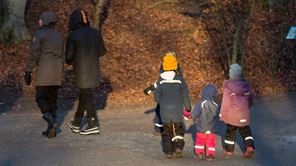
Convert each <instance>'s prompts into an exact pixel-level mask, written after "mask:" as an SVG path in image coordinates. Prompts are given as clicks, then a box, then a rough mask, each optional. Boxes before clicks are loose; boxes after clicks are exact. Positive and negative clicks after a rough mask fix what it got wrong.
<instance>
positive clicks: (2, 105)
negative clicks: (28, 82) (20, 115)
mask: <svg viewBox="0 0 296 166" xmlns="http://www.w3.org/2000/svg"><path fill="white" fill-rule="evenodd" d="M22 94H23V88H22V84H21V83H20V82H19V81H18V80H17V79H16V76H15V75H12V74H11V75H8V76H6V77H5V78H4V79H3V80H1V81H0V115H1V114H2V113H7V112H9V111H11V109H12V107H13V106H14V104H15V102H16V101H17V100H18V99H19V98H20V97H21V96H22Z"/></svg>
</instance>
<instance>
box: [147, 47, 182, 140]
mask: <svg viewBox="0 0 296 166" xmlns="http://www.w3.org/2000/svg"><path fill="white" fill-rule="evenodd" d="M167 55H173V56H174V57H175V58H176V53H175V52H168V53H166V55H165V56H167ZM177 66H178V67H177V74H178V75H180V76H181V77H183V74H182V70H181V67H180V65H177ZM163 72H164V70H163V65H161V66H160V69H159V74H161V73H163ZM155 88H156V83H154V84H152V85H150V86H149V87H147V88H145V89H144V93H145V94H146V95H150V94H151V93H152V92H153V91H155ZM159 110H160V108H159V104H158V103H157V105H156V107H155V119H154V132H153V134H154V135H161V133H162V131H163V124H162V120H161V117H160V112H159Z"/></svg>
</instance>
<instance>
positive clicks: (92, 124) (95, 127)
mask: <svg viewBox="0 0 296 166" xmlns="http://www.w3.org/2000/svg"><path fill="white" fill-rule="evenodd" d="M79 133H80V134H81V135H95V134H100V127H99V124H98V120H97V118H95V117H92V118H89V119H88V125H87V128H86V129H85V130H83V131H80V132H79Z"/></svg>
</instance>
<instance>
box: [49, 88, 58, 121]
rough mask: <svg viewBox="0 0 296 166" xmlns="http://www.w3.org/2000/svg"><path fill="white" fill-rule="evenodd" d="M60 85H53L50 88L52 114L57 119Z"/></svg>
mask: <svg viewBox="0 0 296 166" xmlns="http://www.w3.org/2000/svg"><path fill="white" fill-rule="evenodd" d="M58 89H59V86H52V87H50V90H49V97H48V100H49V105H50V108H51V114H52V116H53V118H54V119H55V118H56V117H57V97H58Z"/></svg>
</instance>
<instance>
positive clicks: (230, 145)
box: [224, 124, 237, 152]
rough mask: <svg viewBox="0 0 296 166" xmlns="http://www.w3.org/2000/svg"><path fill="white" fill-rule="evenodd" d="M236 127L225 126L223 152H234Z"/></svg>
mask: <svg viewBox="0 0 296 166" xmlns="http://www.w3.org/2000/svg"><path fill="white" fill-rule="evenodd" d="M236 129H237V127H236V126H233V125H230V124H227V129H226V135H225V140H224V142H225V150H226V151H227V152H233V151H234V144H235V132H236Z"/></svg>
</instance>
